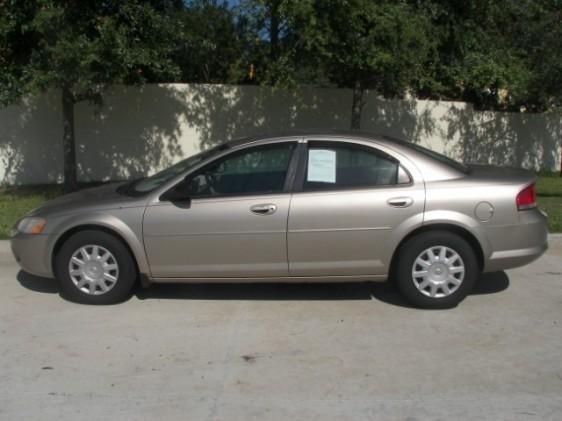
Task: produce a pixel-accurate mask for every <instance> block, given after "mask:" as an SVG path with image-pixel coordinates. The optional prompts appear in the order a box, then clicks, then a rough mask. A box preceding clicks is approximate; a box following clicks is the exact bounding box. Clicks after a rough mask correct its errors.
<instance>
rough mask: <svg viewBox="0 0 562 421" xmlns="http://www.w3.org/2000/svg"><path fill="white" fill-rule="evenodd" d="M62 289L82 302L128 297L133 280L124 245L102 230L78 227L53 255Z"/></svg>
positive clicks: (133, 269)
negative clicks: (80, 229) (85, 229)
mask: <svg viewBox="0 0 562 421" xmlns="http://www.w3.org/2000/svg"><path fill="white" fill-rule="evenodd" d="M55 274H56V277H57V279H58V280H59V283H60V286H61V293H62V295H63V296H64V297H65V298H68V299H69V300H71V301H75V302H79V303H85V304H114V303H118V302H121V301H123V300H125V299H127V298H128V297H129V295H130V293H131V291H132V288H133V286H134V284H135V280H136V277H137V276H136V266H135V262H134V260H133V258H132V256H131V254H130V252H129V250H128V249H127V247H126V246H125V245H124V244H123V243H122V242H121V241H120V240H119V239H117V238H115V237H114V236H112V235H110V234H108V233H105V232H102V231H94V230H88V231H80V232H78V233H76V234H74V235H72V236H71V237H70V238H68V239H67V240H66V241H65V243H64V244H63V245H62V247H61V249H60V251H59V253H58V254H57V256H56V258H55Z"/></svg>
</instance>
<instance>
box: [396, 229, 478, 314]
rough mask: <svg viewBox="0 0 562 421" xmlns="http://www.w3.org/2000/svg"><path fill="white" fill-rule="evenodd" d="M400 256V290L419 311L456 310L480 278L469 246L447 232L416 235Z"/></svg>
mask: <svg viewBox="0 0 562 421" xmlns="http://www.w3.org/2000/svg"><path fill="white" fill-rule="evenodd" d="M399 253H400V254H399V261H398V264H397V279H396V280H397V283H398V287H399V289H400V291H401V292H402V294H403V296H404V297H405V298H406V300H408V301H409V302H410V303H411V304H413V305H415V306H418V307H422V308H450V307H454V306H456V305H457V304H458V303H460V302H461V301H462V300H463V299H464V298H465V297H466V296H467V294H468V293H469V292H470V291H471V290H472V288H473V286H474V284H475V282H476V280H477V279H478V276H479V268H478V262H477V259H476V255H475V253H474V250H473V249H472V247H471V246H470V244H469V243H468V242H467V241H466V240H465V239H463V238H462V237H460V236H458V235H456V234H453V233H450V232H447V231H433V232H426V233H423V234H420V235H417V236H415V237H413V238H411V239H410V240H408V241H407V242H406V244H404V245H403V246H402V248H401V250H400V252H399Z"/></svg>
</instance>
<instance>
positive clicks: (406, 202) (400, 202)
mask: <svg viewBox="0 0 562 421" xmlns="http://www.w3.org/2000/svg"><path fill="white" fill-rule="evenodd" d="M386 203H388V205H389V206H392V207H393V208H407V207H408V206H411V205H412V203H414V199H412V198H411V197H391V198H390V199H388V200H387V201H386Z"/></svg>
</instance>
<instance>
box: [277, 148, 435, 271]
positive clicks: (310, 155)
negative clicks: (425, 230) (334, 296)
mask: <svg viewBox="0 0 562 421" xmlns="http://www.w3.org/2000/svg"><path fill="white" fill-rule="evenodd" d="M306 150H307V152H306V159H304V160H303V162H302V163H301V168H300V169H299V173H300V175H299V176H298V178H299V179H300V181H299V184H300V192H295V193H294V194H293V199H292V201H291V208H290V211H289V225H288V233H287V238H288V240H287V241H288V250H289V271H290V274H291V276H331V275H339V276H354V275H355V276H356V275H385V274H387V273H388V268H389V265H390V260H391V256H392V252H393V251H394V247H395V246H396V244H397V240H396V230H397V229H398V227H401V226H402V225H403V224H418V225H419V224H421V223H422V220H423V208H424V201H425V189H424V185H423V181H422V180H417V181H415V180H414V179H413V178H412V177H411V175H410V174H409V173H408V171H407V170H406V169H405V168H404V167H403V166H402V165H401V164H400V162H399V161H398V159H396V158H394V157H393V156H390V155H389V154H387V153H385V152H383V151H381V150H379V149H377V148H375V147H374V146H370V145H365V144H362V143H353V142H342V141H308V142H307V148H306Z"/></svg>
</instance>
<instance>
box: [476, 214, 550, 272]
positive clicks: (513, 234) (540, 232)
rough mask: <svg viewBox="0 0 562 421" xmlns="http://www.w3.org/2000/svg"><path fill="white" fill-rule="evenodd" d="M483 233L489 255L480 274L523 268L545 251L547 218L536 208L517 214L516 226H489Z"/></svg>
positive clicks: (546, 244) (546, 247)
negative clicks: (488, 245) (488, 242)
mask: <svg viewBox="0 0 562 421" xmlns="http://www.w3.org/2000/svg"><path fill="white" fill-rule="evenodd" d="M487 233H488V238H489V240H490V243H491V245H492V250H493V252H492V253H491V254H490V256H489V258H488V259H487V261H486V262H485V265H484V272H494V271H499V270H505V269H511V268H515V267H519V266H524V265H526V264H529V263H531V262H532V261H534V260H536V259H538V258H539V257H540V256H542V255H543V253H544V252H545V251H546V250H547V249H548V241H547V236H548V226H547V219H546V215H545V214H543V213H542V212H541V211H540V210H538V209H532V210H528V211H522V212H519V224H516V225H507V226H501V227H490V228H488V229H487ZM514 246H516V248H514Z"/></svg>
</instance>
